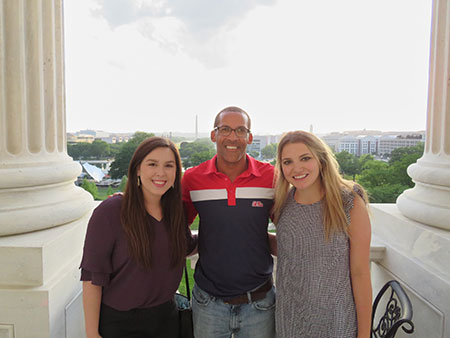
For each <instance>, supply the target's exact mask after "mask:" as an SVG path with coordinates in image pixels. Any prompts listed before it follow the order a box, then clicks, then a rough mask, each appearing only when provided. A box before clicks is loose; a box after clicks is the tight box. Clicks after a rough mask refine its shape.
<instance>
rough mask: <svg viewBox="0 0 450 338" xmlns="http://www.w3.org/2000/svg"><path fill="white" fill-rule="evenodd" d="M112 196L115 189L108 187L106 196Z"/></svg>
mask: <svg viewBox="0 0 450 338" xmlns="http://www.w3.org/2000/svg"><path fill="white" fill-rule="evenodd" d="M112 194H114V189H113V188H112V187H111V186H110V185H108V189H107V190H106V195H108V196H111V195H112Z"/></svg>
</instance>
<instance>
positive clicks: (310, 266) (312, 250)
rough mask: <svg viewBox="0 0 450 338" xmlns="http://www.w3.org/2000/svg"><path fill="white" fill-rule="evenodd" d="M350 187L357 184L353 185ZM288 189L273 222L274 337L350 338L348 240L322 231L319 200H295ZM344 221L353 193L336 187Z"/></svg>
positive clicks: (353, 312)
mask: <svg viewBox="0 0 450 338" xmlns="http://www.w3.org/2000/svg"><path fill="white" fill-rule="evenodd" d="M355 191H356V192H358V193H360V192H359V191H358V188H357V187H356V186H355ZM294 193H295V188H294V189H291V191H290V192H289V194H288V198H287V201H286V204H285V207H284V209H283V212H282V214H281V217H280V220H279V222H278V226H277V241H278V259H277V274H276V287H277V298H276V331H277V338H354V337H356V336H357V322H356V309H355V302H354V299H353V293H352V285H351V280H350V258H349V240H348V237H347V236H346V235H345V234H344V233H335V234H334V235H332V237H331V238H330V240H329V241H328V242H327V241H326V240H325V236H324V226H323V221H322V220H323V216H322V215H323V214H322V203H323V202H322V201H319V202H317V203H314V204H308V205H304V204H299V203H297V202H296V201H295V199H294ZM342 198H343V204H344V210H345V214H346V215H347V220H348V222H349V221H350V210H351V209H352V208H353V199H354V196H353V194H352V193H351V192H349V191H344V192H343V193H342Z"/></svg>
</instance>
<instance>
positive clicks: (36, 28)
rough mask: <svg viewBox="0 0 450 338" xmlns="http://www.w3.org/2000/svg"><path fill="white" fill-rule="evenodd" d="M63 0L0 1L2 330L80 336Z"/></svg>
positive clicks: (83, 207) (82, 227)
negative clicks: (66, 124) (67, 143)
mask: <svg viewBox="0 0 450 338" xmlns="http://www.w3.org/2000/svg"><path fill="white" fill-rule="evenodd" d="M63 60H64V57H63V26H62V0H0V267H1V269H0V337H2V338H14V337H20V338H63V337H64V338H75V337H76V338H80V337H83V336H84V333H83V324H84V322H83V318H82V311H81V297H80V293H81V282H80V272H79V270H78V266H79V264H80V260H81V252H82V248H83V240H84V236H85V231H86V225H87V222H88V219H89V216H90V211H91V210H92V207H93V201H92V197H91V195H90V194H89V193H87V192H86V191H84V190H83V189H81V188H79V187H76V186H75V184H74V181H75V179H76V177H77V176H78V174H79V173H80V172H81V167H80V165H79V164H78V163H75V162H74V161H72V159H71V158H70V157H69V156H68V155H67V149H66V131H65V107H64V62H63Z"/></svg>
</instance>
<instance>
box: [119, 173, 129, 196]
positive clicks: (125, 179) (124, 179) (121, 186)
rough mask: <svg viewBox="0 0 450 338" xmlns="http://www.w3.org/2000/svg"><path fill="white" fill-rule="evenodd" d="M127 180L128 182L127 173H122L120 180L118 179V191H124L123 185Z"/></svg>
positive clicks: (124, 185) (125, 184)
mask: <svg viewBox="0 0 450 338" xmlns="http://www.w3.org/2000/svg"><path fill="white" fill-rule="evenodd" d="M127 182H128V177H127V175H123V176H122V180H121V181H120V184H119V191H122V192H124V191H125V187H126V186H127Z"/></svg>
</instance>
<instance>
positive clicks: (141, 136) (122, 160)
mask: <svg viewBox="0 0 450 338" xmlns="http://www.w3.org/2000/svg"><path fill="white" fill-rule="evenodd" d="M151 136H155V135H154V134H149V133H144V132H140V131H138V132H136V133H135V134H134V135H133V138H132V139H130V140H129V141H128V142H126V143H123V144H122V145H121V147H120V150H119V152H118V153H117V155H116V157H115V160H114V162H113V163H111V169H110V170H109V174H110V175H111V178H114V179H116V178H120V177H122V176H124V175H126V174H127V173H128V165H129V164H130V161H131V158H132V157H133V154H134V152H135V150H136V148H137V147H138V146H139V144H141V142H142V141H144V140H145V139H146V138H149V137H151Z"/></svg>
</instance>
